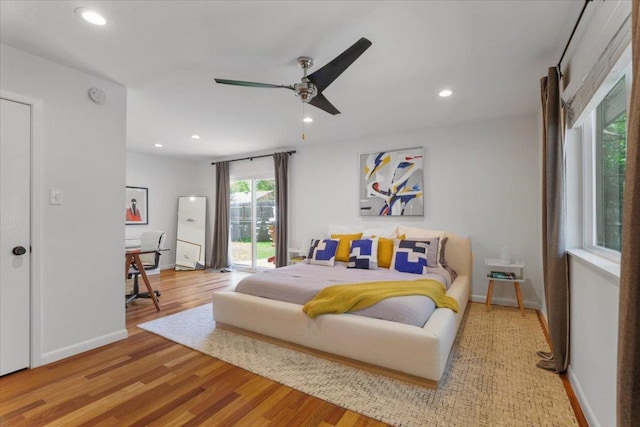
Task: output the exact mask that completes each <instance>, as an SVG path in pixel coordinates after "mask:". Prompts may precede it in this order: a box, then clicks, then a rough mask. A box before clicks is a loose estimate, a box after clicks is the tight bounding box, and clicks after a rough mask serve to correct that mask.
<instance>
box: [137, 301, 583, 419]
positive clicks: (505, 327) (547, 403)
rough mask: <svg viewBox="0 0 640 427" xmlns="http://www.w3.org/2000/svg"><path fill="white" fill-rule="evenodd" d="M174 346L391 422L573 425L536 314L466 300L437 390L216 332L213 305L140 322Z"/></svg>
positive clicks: (566, 400)
mask: <svg viewBox="0 0 640 427" xmlns="http://www.w3.org/2000/svg"><path fill="white" fill-rule="evenodd" d="M139 327H140V328H142V329H145V330H147V331H150V332H153V333H156V334H158V335H161V336H163V337H165V338H168V339H170V340H172V341H175V342H177V343H180V344H183V345H185V346H188V347H191V348H193V349H195V350H198V351H200V352H203V353H205V354H208V355H210V356H212V357H216V358H218V359H221V360H224V361H225V362H228V363H231V364H232V365H235V366H238V367H240V368H243V369H246V370H248V371H251V372H253V373H255V374H257V375H261V376H263V377H266V378H269V379H271V380H273V381H276V382H278V383H281V384H284V385H286V386H289V387H291V388H294V389H297V390H300V391H302V392H304V393H307V394H310V395H313V396H316V397H318V398H320V399H323V400H326V401H328V402H331V403H334V404H336V405H338V406H341V407H343V408H346V409H349V410H351V411H354V412H358V413H360V414H363V415H366V416H368V417H371V418H374V419H377V420H380V421H383V422H386V423H388V424H392V425H396V426H427V425H428V426H447V427H448V426H494V425H500V426H576V425H578V424H577V422H576V419H575V417H574V414H573V410H572V408H571V405H570V403H569V399H568V398H567V395H566V393H565V391H564V388H563V385H562V382H561V380H560V378H559V377H558V376H557V375H555V374H553V373H550V372H548V371H544V370H541V369H539V368H536V366H535V364H536V362H537V360H538V357H537V356H536V354H535V353H536V350H544V349H548V345H547V343H546V340H545V337H544V334H543V332H542V329H541V326H540V323H539V321H538V318H537V316H536V313H535V312H534V311H531V310H527V315H526V316H525V317H522V316H520V312H519V311H518V310H517V309H515V308H510V307H499V306H494V308H493V309H492V310H491V311H490V312H485V309H484V305H483V304H473V303H472V304H470V307H469V310H468V312H467V314H466V316H465V319H464V320H463V323H462V325H461V327H460V331H459V333H458V337H457V339H456V342H455V343H454V346H453V349H452V351H451V355H450V357H449V363H448V366H447V369H446V371H445V374H444V376H443V378H442V379H441V381H440V388H439V389H438V390H427V389H424V388H421V387H419V386H414V385H411V384H406V383H404V382H401V381H398V380H394V379H391V378H387V377H382V376H379V375H375V374H372V373H369V372H365V371H361V370H359V369H356V368H351V367H347V366H344V365H341V364H338V363H335V362H331V361H328V360H324V359H321V358H318V357H315V356H311V355H308V354H305V353H300V352H297V351H295V350H290V349H287V348H282V347H279V346H277V345H273V344H270V343H266V342H263V341H260V340H256V339H253V338H249V337H245V336H242V335H238V334H234V333H232V332H229V331H225V330H221V329H217V330H216V329H215V324H214V322H213V319H212V313H211V305H210V304H207V305H203V306H200V307H197V308H194V309H191V310H186V311H183V312H180V313H177V314H174V315H171V316H167V317H163V318H160V319H157V320H153V321H150V322H147V323H143V324H141V325H139Z"/></svg>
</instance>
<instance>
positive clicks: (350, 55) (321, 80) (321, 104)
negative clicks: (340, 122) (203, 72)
mask: <svg viewBox="0 0 640 427" xmlns="http://www.w3.org/2000/svg"><path fill="white" fill-rule="evenodd" d="M369 46H371V42H370V41H369V40H367V39H365V38H364V37H363V38H361V39H360V40H358V41H357V42H355V43H354V44H353V45H352V46H351V47H350V48H348V49H347V50H345V51H344V52H342V53H341V54H340V55H338V56H337V57H335V58H334V59H333V60H332V61H331V62H329V63H328V64H327V65H325V66H324V67H322V68H320V69H319V70H317V71H314V72H313V73H311V74H309V75H307V70H308V69H309V68H311V67H312V66H313V58H311V57H308V56H301V57H299V58H298V66H299V67H300V68H302V69H303V70H304V75H303V76H302V79H301V81H300V83H295V84H293V85H274V84H269V83H256V82H245V81H241V80H227V79H214V80H215V81H216V83H221V84H225V85H235V86H248V87H264V88H285V89H291V90H292V91H294V92H295V94H296V96H298V97H299V98H300V99H301V100H302V102H306V103H309V104H311V105H313V106H314V107H317V108H319V109H321V110H324V111H326V112H327V113H329V114H334V115H335V114H340V111H338V109H337V108H336V107H334V106H333V105H332V104H331V103H330V102H329V100H328V99H327V98H325V96H324V95H323V94H322V91H323V90H325V89H326V88H327V86H329V85H330V84H331V83H333V81H334V80H335V79H337V78H338V76H339V75H340V74H342V72H343V71H344V70H346V69H347V68H348V67H349V66H350V65H351V64H353V62H354V61H355V60H356V59H358V57H359V56H360V55H362V54H363V53H364V51H365V50H367V49H368V48H369Z"/></svg>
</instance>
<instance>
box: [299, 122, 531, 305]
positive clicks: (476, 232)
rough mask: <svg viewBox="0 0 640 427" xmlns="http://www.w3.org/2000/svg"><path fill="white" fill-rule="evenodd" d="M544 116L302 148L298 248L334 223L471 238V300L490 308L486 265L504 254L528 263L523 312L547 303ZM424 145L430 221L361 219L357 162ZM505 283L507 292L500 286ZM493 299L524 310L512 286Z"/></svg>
mask: <svg viewBox="0 0 640 427" xmlns="http://www.w3.org/2000/svg"><path fill="white" fill-rule="evenodd" d="M538 134H539V132H538V119H537V116H536V115H531V116H527V117H511V118H504V119H499V120H493V121H488V122H479V123H470V124H466V125H460V126H451V127H446V128H438V129H428V130H423V131H417V132H410V133H402V134H395V135H388V136H375V137H371V138H368V139H365V140H359V141H349V142H346V143H340V144H330V145H314V144H313V141H310V142H305V143H303V144H302V145H300V146H298V147H295V148H296V150H297V153H296V154H294V155H293V156H292V157H291V159H290V177H289V179H290V205H291V227H290V236H291V237H290V246H293V247H298V246H300V245H301V244H302V242H303V241H305V242H306V241H308V239H311V238H313V237H316V236H321V235H325V234H327V231H328V224H336V225H357V224H361V223H366V224H372V223H375V224H380V223H388V224H394V223H397V222H400V221H402V222H403V223H407V224H409V225H411V226H416V227H424V228H430V229H444V230H449V231H452V232H455V233H457V234H460V235H464V236H469V237H470V238H471V245H472V250H473V255H474V277H473V290H472V294H473V296H474V299H475V300H478V301H483V302H484V300H485V295H486V289H487V279H486V275H485V274H486V267H485V265H484V259H485V258H488V257H497V256H498V254H499V250H500V248H501V247H502V246H507V247H509V248H510V249H511V252H512V255H513V257H514V258H515V259H518V260H521V261H523V262H525V263H526V265H527V266H526V271H525V273H526V276H527V280H526V282H525V283H524V285H523V286H522V293H523V298H524V300H525V305H527V306H529V307H535V308H539V307H540V301H541V300H542V299H543V286H542V261H541V244H542V243H541V236H540V233H541V231H540V230H541V196H540V194H541V158H540V142H539V139H538ZM410 147H424V154H425V161H424V166H425V171H424V172H425V174H424V181H425V215H424V217H407V218H401V219H400V220H399V219H398V217H394V218H371V217H360V215H359V208H358V185H359V178H358V176H359V175H358V169H359V156H360V154H363V153H371V152H376V151H383V150H391V149H400V148H410ZM502 285H504V286H502ZM494 301H495V302H499V303H503V304H510V305H516V299H515V293H514V289H513V286H512V285H511V284H509V283H502V284H501V285H500V286H498V287H497V288H495V289H494Z"/></svg>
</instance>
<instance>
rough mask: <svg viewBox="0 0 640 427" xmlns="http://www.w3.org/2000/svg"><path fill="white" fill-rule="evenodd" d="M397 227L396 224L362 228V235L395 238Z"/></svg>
mask: <svg viewBox="0 0 640 427" xmlns="http://www.w3.org/2000/svg"><path fill="white" fill-rule="evenodd" d="M396 230H397V227H396V226H395V225H391V226H386V227H365V228H363V229H362V237H371V236H376V237H384V238H387V239H395V238H396V237H398V235H397V234H396Z"/></svg>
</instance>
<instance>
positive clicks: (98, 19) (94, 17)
mask: <svg viewBox="0 0 640 427" xmlns="http://www.w3.org/2000/svg"><path fill="white" fill-rule="evenodd" d="M74 12H75V14H76V15H77V16H80V17H81V18H82V19H84V20H85V21H87V22H90V23H92V24H94V25H104V24H106V23H107V20H106V19H104V16H102V15H100V14H99V13H98V12H96V11H95V10H91V9H87V8H86V7H79V8H77V9H75V10H74Z"/></svg>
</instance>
